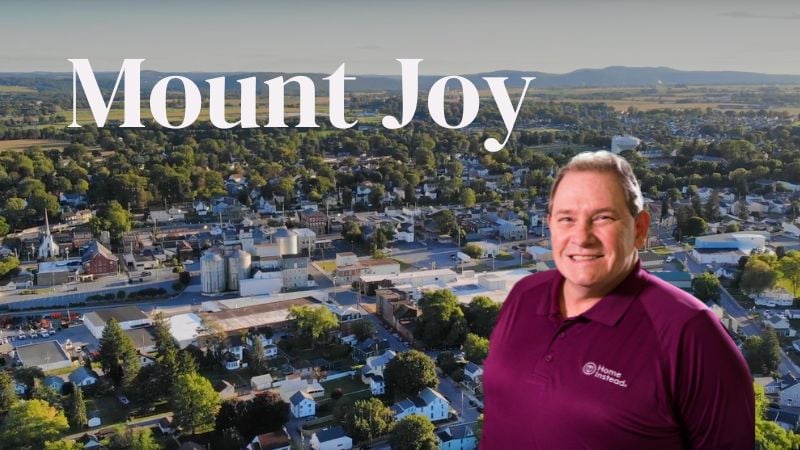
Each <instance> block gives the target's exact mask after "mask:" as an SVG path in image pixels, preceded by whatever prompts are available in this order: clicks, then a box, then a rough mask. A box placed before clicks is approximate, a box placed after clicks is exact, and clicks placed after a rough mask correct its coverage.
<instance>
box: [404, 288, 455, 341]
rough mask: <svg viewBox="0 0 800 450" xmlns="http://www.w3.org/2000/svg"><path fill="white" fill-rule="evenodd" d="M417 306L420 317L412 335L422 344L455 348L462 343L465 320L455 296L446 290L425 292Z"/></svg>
mask: <svg viewBox="0 0 800 450" xmlns="http://www.w3.org/2000/svg"><path fill="white" fill-rule="evenodd" d="M419 305H420V307H421V309H422V315H421V316H420V317H419V318H417V326H416V330H415V332H414V333H415V334H416V335H417V336H418V337H419V338H420V339H421V340H422V342H424V343H425V344H426V345H427V346H430V347H434V346H445V347H457V346H460V345H461V344H462V343H463V342H464V338H465V337H466V335H467V319H466V318H465V317H464V311H462V310H461V308H460V307H459V304H458V298H457V297H456V296H455V294H453V293H452V292H451V291H449V290H447V289H440V290H438V291H434V292H426V293H425V294H424V295H423V297H422V299H421V300H420V302H419Z"/></svg>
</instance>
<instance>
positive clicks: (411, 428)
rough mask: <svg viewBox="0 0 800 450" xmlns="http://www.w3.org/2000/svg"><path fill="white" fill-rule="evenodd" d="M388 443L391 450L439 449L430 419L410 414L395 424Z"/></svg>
mask: <svg viewBox="0 0 800 450" xmlns="http://www.w3.org/2000/svg"><path fill="white" fill-rule="evenodd" d="M389 442H390V444H391V446H392V450H435V449H438V448H439V444H438V440H437V439H436V434H435V433H434V427H433V424H432V423H431V421H430V419H428V418H427V417H423V416H420V415H417V414H412V415H410V416H408V417H406V418H404V419H403V420H401V421H400V422H398V423H397V426H396V427H395V429H394V431H393V432H392V435H391V437H390V438H389Z"/></svg>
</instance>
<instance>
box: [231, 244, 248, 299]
mask: <svg viewBox="0 0 800 450" xmlns="http://www.w3.org/2000/svg"><path fill="white" fill-rule="evenodd" d="M251 261H252V258H251V257H250V253H247V252H246V251H244V250H234V251H233V252H232V253H231V255H230V256H229V257H228V289H229V290H231V291H238V290H239V280H243V279H245V278H248V277H249V275H250V263H251Z"/></svg>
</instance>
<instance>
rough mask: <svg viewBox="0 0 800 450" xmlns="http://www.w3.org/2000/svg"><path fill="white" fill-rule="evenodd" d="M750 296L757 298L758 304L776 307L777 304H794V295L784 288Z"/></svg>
mask: <svg viewBox="0 0 800 450" xmlns="http://www.w3.org/2000/svg"><path fill="white" fill-rule="evenodd" d="M750 297H751V298H752V299H753V300H755V303H756V305H759V306H767V307H769V308H775V307H776V306H780V307H789V306H792V305H794V296H793V295H792V294H790V293H789V291H787V290H786V289H783V288H778V289H772V290H769V291H765V292H762V293H760V294H756V295H751V296H750Z"/></svg>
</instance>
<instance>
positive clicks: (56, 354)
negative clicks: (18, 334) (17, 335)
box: [17, 340, 69, 367]
mask: <svg viewBox="0 0 800 450" xmlns="http://www.w3.org/2000/svg"><path fill="white" fill-rule="evenodd" d="M17 357H18V358H19V360H20V361H22V365H23V366H25V367H33V366H41V365H44V364H53V363H56V362H59V361H69V356H68V355H67V352H66V351H64V349H63V348H62V347H61V345H60V344H59V343H58V342H56V341H55V340H52V341H45V342H39V343H36V344H31V345H23V346H20V347H17Z"/></svg>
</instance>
